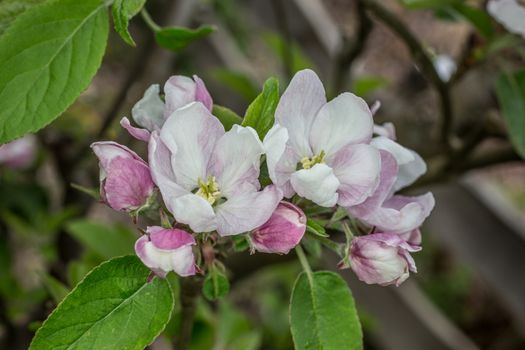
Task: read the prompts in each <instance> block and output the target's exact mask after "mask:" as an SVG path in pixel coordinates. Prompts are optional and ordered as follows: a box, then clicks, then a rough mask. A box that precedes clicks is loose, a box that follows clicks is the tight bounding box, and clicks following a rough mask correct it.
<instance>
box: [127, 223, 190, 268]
mask: <svg viewBox="0 0 525 350" xmlns="http://www.w3.org/2000/svg"><path fill="white" fill-rule="evenodd" d="M146 233H147V235H144V236H142V237H140V238H139V239H138V240H137V242H136V243H135V252H136V254H137V256H138V257H139V258H140V260H142V262H143V263H144V265H146V266H147V267H149V268H150V269H151V270H152V271H153V272H155V274H157V275H158V276H159V277H166V274H167V273H168V272H170V271H174V272H175V273H177V274H178V275H179V276H182V277H186V276H192V275H195V271H196V268H195V258H194V256H193V250H192V246H193V245H195V244H196V243H195V239H194V238H193V236H192V235H190V234H189V233H188V232H186V231H184V230H179V229H168V228H163V227H159V226H153V227H148V228H147V230H146Z"/></svg>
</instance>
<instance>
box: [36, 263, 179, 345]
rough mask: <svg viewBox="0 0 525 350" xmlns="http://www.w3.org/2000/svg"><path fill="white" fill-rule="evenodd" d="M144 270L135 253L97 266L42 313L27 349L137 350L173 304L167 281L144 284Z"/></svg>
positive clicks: (149, 339) (161, 324) (157, 330)
mask: <svg viewBox="0 0 525 350" xmlns="http://www.w3.org/2000/svg"><path fill="white" fill-rule="evenodd" d="M149 274H150V270H149V269H148V268H147V267H146V266H144V265H143V264H142V263H141V262H140V260H139V259H138V258H137V257H135V256H125V257H120V258H116V259H113V260H110V261H108V262H106V263H103V264H102V265H100V266H98V267H97V268H95V269H94V270H93V271H91V272H90V273H89V274H88V275H87V276H86V278H85V279H84V280H83V281H82V282H81V283H80V284H79V285H78V286H77V287H76V288H75V289H74V290H73V291H72V292H71V293H70V294H69V295H68V296H67V297H66V298H65V299H64V301H63V302H62V303H61V304H60V305H59V306H58V307H57V308H56V309H55V311H53V313H52V314H51V315H50V316H49V317H48V319H47V320H46V321H45V322H44V324H43V325H42V327H41V328H40V329H39V330H38V332H37V333H36V335H35V338H34V339H33V341H32V343H31V346H30V349H32V350H47V349H73V348H74V349H77V350H81V349H136V350H139V349H143V348H144V347H146V346H147V345H149V344H150V343H151V342H152V341H153V340H154V339H155V338H156V337H157V336H158V335H159V334H160V332H161V331H162V330H163V329H164V327H165V325H166V323H167V322H168V321H169V318H170V315H171V309H172V308H173V295H172V293H171V290H170V287H169V284H168V282H167V281H166V280H164V279H160V278H154V279H153V280H152V281H151V282H147V279H148V276H149Z"/></svg>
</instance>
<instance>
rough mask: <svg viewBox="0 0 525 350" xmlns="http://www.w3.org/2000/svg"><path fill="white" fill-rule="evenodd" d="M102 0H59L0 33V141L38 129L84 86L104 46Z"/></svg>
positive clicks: (105, 16) (105, 20)
mask: <svg viewBox="0 0 525 350" xmlns="http://www.w3.org/2000/svg"><path fill="white" fill-rule="evenodd" d="M107 36H108V14H107V10H106V7H105V5H104V4H103V3H102V2H101V1H100V0H84V1H78V0H57V1H51V2H47V3H45V4H42V5H41V6H36V7H33V8H31V9H29V10H27V11H25V12H24V13H23V14H22V15H20V16H19V17H17V18H16V20H15V21H14V22H13V24H12V25H11V26H10V27H9V28H8V30H7V31H6V32H5V33H4V34H3V35H2V36H1V37H0V70H1V71H0V143H4V142H7V141H10V140H13V139H15V138H17V137H19V136H21V135H23V134H25V133H27V132H31V131H36V130H38V129H40V128H42V127H44V126H45V125H47V124H48V123H50V122H51V121H52V120H53V119H55V118H56V117H57V116H58V115H59V114H60V113H62V112H63V111H64V110H65V109H66V108H67V107H68V106H69V105H70V104H71V103H72V102H73V101H74V100H75V99H76V98H77V96H78V95H79V94H80V93H81V92H82V91H83V90H84V89H85V88H86V87H87V86H88V84H89V82H90V81H91V79H92V77H93V76H94V74H95V72H96V71H97V69H98V67H99V66H100V63H101V60H102V56H103V54H104V50H105V47H106V40H107Z"/></svg>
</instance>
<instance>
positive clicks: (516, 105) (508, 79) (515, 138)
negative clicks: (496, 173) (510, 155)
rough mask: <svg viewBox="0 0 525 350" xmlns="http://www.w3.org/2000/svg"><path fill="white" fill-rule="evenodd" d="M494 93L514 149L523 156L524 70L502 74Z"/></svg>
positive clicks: (524, 153)
mask: <svg viewBox="0 0 525 350" xmlns="http://www.w3.org/2000/svg"><path fill="white" fill-rule="evenodd" d="M496 93H497V95H498V100H499V103H500V105H501V110H502V113H503V117H504V118H505V122H506V123H507V128H508V130H509V134H510V140H511V141H512V143H513V145H514V147H515V148H516V151H517V152H518V153H519V154H520V155H521V157H522V158H525V70H520V71H517V72H515V73H508V74H502V75H501V76H500V77H499V78H498V81H497V82H496Z"/></svg>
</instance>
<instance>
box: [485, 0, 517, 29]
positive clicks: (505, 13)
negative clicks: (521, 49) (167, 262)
mask: <svg viewBox="0 0 525 350" xmlns="http://www.w3.org/2000/svg"><path fill="white" fill-rule="evenodd" d="M487 10H488V12H489V13H490V15H491V16H492V17H494V19H495V20H496V21H498V22H499V23H500V24H501V25H503V26H504V27H505V28H506V29H507V30H508V31H509V32H511V33H515V34H519V35H521V36H523V37H524V38H525V3H524V1H523V0H490V1H489V2H488V4H487Z"/></svg>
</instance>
